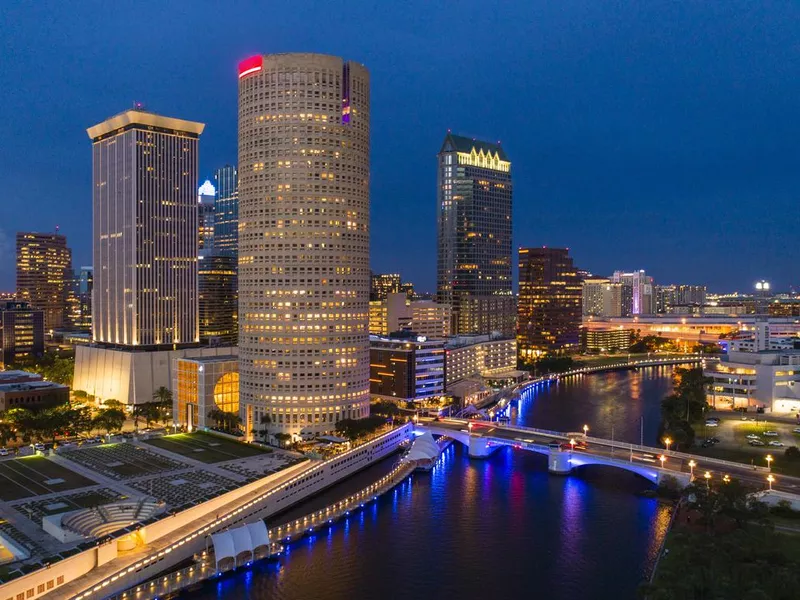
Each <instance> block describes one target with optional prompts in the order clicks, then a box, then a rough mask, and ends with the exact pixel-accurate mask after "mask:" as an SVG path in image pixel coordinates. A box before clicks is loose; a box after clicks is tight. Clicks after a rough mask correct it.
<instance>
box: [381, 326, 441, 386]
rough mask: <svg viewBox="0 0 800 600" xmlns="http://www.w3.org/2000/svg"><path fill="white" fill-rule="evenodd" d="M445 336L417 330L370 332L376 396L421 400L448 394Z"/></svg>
mask: <svg viewBox="0 0 800 600" xmlns="http://www.w3.org/2000/svg"><path fill="white" fill-rule="evenodd" d="M444 344H445V341H444V340H429V339H427V338H426V337H425V336H418V335H417V333H416V332H413V333H412V332H404V333H403V334H401V335H398V336H389V337H378V336H370V355H369V356H370V358H369V363H370V364H369V368H370V372H369V388H370V393H372V395H374V396H382V397H386V398H396V399H399V400H412V401H421V400H426V399H429V398H434V397H437V396H441V395H442V394H444V384H445V351H444Z"/></svg>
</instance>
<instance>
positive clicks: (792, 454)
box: [783, 446, 800, 462]
mask: <svg viewBox="0 0 800 600" xmlns="http://www.w3.org/2000/svg"><path fill="white" fill-rule="evenodd" d="M783 456H784V457H785V458H786V460H788V461H790V462H796V461H800V448H798V447H797V446H789V447H788V448H787V449H786V451H785V452H784V453H783Z"/></svg>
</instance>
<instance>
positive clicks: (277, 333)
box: [239, 54, 370, 435]
mask: <svg viewBox="0 0 800 600" xmlns="http://www.w3.org/2000/svg"><path fill="white" fill-rule="evenodd" d="M369 275H370V273H369V72H368V71H367V69H366V68H365V67H364V66H363V65H360V64H357V63H354V62H345V61H343V60H342V59H341V58H337V57H334V56H326V55H321V54H274V55H264V56H254V57H252V58H249V59H247V60H245V61H243V62H242V63H241V64H240V65H239V328H240V333H239V370H240V386H241V387H240V406H241V417H242V422H243V426H244V430H245V431H246V432H247V434H248V435H249V434H250V432H251V431H252V430H253V429H260V428H262V427H266V428H267V429H268V430H269V431H270V432H272V433H277V432H283V433H291V434H299V433H323V432H329V431H333V430H334V428H335V425H336V422H337V421H340V420H342V419H348V418H361V417H365V416H367V415H368V414H369V336H368V319H369V287H370V282H369Z"/></svg>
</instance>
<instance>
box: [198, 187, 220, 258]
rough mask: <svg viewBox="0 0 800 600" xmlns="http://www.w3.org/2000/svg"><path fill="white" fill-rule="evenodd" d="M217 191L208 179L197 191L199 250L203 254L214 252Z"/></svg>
mask: <svg viewBox="0 0 800 600" xmlns="http://www.w3.org/2000/svg"><path fill="white" fill-rule="evenodd" d="M216 195H217V190H216V189H214V184H213V183H211V182H210V181H209V180H208V179H206V180H205V182H204V183H203V185H201V186H200V188H199V189H198V190H197V248H198V250H199V251H201V252H206V253H210V252H213V251H214V220H215V219H214V217H215V215H214V208H215V206H214V201H215V198H216Z"/></svg>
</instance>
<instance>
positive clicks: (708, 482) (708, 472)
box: [703, 471, 711, 488]
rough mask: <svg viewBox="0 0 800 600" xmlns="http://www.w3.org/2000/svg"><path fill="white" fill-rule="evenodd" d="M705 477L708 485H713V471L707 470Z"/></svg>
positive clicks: (708, 486)
mask: <svg viewBox="0 0 800 600" xmlns="http://www.w3.org/2000/svg"><path fill="white" fill-rule="evenodd" d="M703 477H705V478H706V487H707V488H710V487H711V471H706V473H705V475H703Z"/></svg>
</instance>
